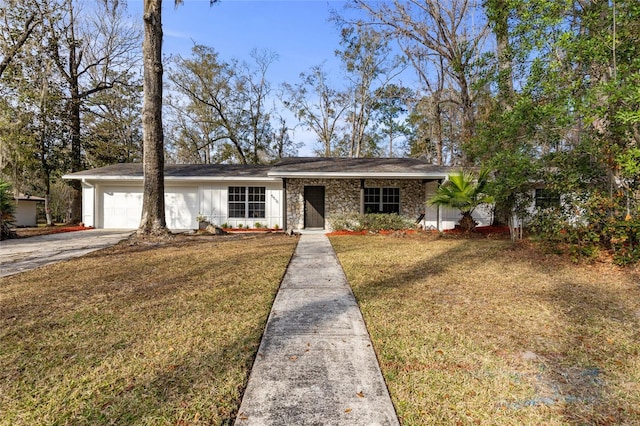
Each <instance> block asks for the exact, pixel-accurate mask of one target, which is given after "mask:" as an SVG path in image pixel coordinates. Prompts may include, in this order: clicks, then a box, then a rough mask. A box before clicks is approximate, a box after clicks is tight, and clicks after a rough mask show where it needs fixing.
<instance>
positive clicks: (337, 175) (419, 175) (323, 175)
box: [269, 172, 448, 179]
mask: <svg viewBox="0 0 640 426" xmlns="http://www.w3.org/2000/svg"><path fill="white" fill-rule="evenodd" d="M447 175H448V174H447V173H443V172H434V173H393V172H386V173H384V172H382V173H380V172H370V173H356V172H354V173H344V172H320V173H318V172H315V173H314V172H271V173H269V176H273V177H279V178H308V179H313V178H315V179H317V178H331V179H367V178H369V179H443V178H445V177H447Z"/></svg>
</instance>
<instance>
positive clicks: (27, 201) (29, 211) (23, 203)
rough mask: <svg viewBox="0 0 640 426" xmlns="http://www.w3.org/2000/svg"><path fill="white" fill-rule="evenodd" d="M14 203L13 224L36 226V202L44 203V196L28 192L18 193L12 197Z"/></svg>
mask: <svg viewBox="0 0 640 426" xmlns="http://www.w3.org/2000/svg"><path fill="white" fill-rule="evenodd" d="M14 199H15V203H16V213H15V215H14V216H15V221H14V222H13V226H20V227H23V226H37V224H38V209H37V207H38V204H42V203H44V198H41V197H34V196H32V195H29V194H18V195H16V196H15V197H14Z"/></svg>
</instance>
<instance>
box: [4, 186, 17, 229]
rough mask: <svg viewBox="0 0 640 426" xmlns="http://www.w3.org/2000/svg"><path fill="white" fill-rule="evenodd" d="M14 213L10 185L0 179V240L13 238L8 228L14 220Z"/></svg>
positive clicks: (14, 207) (14, 206) (14, 208)
mask: <svg viewBox="0 0 640 426" xmlns="http://www.w3.org/2000/svg"><path fill="white" fill-rule="evenodd" d="M15 211H16V205H15V203H14V200H13V194H12V193H11V184H10V183H9V182H5V181H3V180H2V179H0V240H5V239H7V238H13V237H15V233H14V232H13V231H12V230H11V229H10V228H9V225H11V224H13V222H14V220H15V218H14V214H15Z"/></svg>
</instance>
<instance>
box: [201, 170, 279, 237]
mask: <svg viewBox="0 0 640 426" xmlns="http://www.w3.org/2000/svg"><path fill="white" fill-rule="evenodd" d="M230 186H264V187H265V217H264V218H251V219H239V218H229V217H228V188H229V187H230ZM200 193H201V196H200V209H199V212H200V213H201V214H202V215H203V216H205V217H207V218H208V219H209V221H210V222H211V223H213V224H215V225H222V224H224V223H226V224H227V225H229V226H230V227H234V228H235V227H238V226H239V225H242V226H243V227H245V228H246V227H247V226H248V227H250V228H254V227H255V224H256V223H260V224H261V225H262V226H266V227H269V228H273V227H275V226H276V225H278V226H279V227H282V224H283V222H282V184H281V183H279V182H248V181H247V182H243V181H234V182H232V183H231V182H220V183H216V184H211V185H203V186H201V187H200Z"/></svg>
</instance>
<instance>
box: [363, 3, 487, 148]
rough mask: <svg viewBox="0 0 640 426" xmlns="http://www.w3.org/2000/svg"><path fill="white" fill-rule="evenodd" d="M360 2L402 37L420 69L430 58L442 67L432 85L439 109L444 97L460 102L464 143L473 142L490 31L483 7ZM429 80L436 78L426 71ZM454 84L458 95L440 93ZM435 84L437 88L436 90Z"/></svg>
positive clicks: (417, 69)
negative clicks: (480, 12) (480, 68)
mask: <svg viewBox="0 0 640 426" xmlns="http://www.w3.org/2000/svg"><path fill="white" fill-rule="evenodd" d="M356 4H357V5H358V6H359V7H360V8H362V9H363V10H365V11H367V12H368V14H369V16H370V18H371V19H372V20H373V21H374V23H375V24H377V25H380V26H382V27H384V28H386V29H387V31H389V32H390V34H393V35H394V36H395V37H397V38H398V39H399V41H400V43H401V45H402V46H403V51H404V53H405V54H406V55H407V56H408V57H409V59H410V60H411V61H412V63H413V64H414V67H415V69H416V71H418V73H419V74H420V73H421V72H423V73H424V71H421V70H422V68H421V67H422V66H424V65H425V61H426V60H430V61H431V64H432V65H435V66H436V69H438V70H439V71H438V74H437V78H438V80H437V83H436V84H435V86H436V88H437V89H436V88H434V87H433V85H432V86H431V90H430V92H431V95H432V98H433V102H435V104H434V111H435V113H438V108H439V105H440V103H441V102H449V103H453V104H455V105H456V106H457V107H458V108H459V109H460V112H461V117H462V121H461V126H462V132H461V136H462V143H463V144H464V143H468V142H470V140H471V139H472V137H473V136H474V134H475V127H476V111H475V100H476V92H475V89H474V83H475V80H476V79H477V77H478V75H477V67H476V66H477V60H478V57H479V53H480V51H481V49H482V44H483V43H484V41H485V39H486V36H487V33H488V31H487V26H486V24H482V23H481V20H480V19H478V20H477V23H478V26H477V28H476V26H475V23H476V21H475V20H474V17H475V14H476V13H477V10H476V9H475V7H474V4H475V3H474V2H473V1H471V0H448V1H441V0H407V1H401V0H393V1H390V2H369V1H364V0H357V1H356ZM424 77H425V78H424V81H427V80H429V79H431V78H432V77H431V76H430V73H429V72H427V73H424ZM443 85H444V86H449V87H450V88H451V89H453V91H450V92H448V93H449V94H450V93H455V97H453V96H448V95H447V97H446V98H444V97H440V95H441V94H442V92H441V91H440V90H439V88H440V87H441V86H443ZM434 89H435V90H434Z"/></svg>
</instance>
